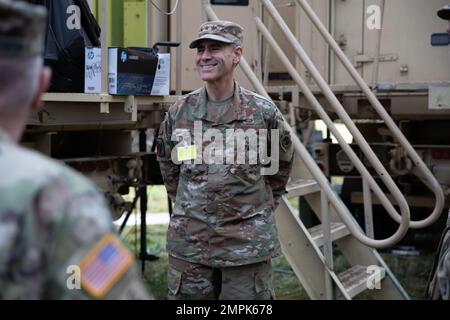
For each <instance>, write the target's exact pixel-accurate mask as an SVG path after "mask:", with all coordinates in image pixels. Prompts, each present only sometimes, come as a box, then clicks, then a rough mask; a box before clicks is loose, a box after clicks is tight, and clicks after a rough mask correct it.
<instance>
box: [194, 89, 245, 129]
mask: <svg viewBox="0 0 450 320" xmlns="http://www.w3.org/2000/svg"><path fill="white" fill-rule="evenodd" d="M207 102H208V99H207V97H206V87H203V88H202V89H201V91H200V101H199V103H198V105H197V108H196V110H195V111H194V116H195V117H196V118H198V119H203V120H207V121H210V122H214V124H215V125H219V124H225V123H230V122H233V121H236V120H246V119H247V118H248V115H247V113H246V112H245V108H246V107H247V105H248V104H249V102H250V101H248V99H245V97H244V95H243V92H242V88H241V86H240V85H239V84H238V83H237V82H236V81H235V82H234V94H233V104H232V105H231V107H230V108H228V109H227V111H226V112H225V113H224V114H223V115H221V116H220V117H219V118H218V119H213V118H212V116H211V114H208V113H207V112H206V111H207V110H206V109H207V108H206V104H207Z"/></svg>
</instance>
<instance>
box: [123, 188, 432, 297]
mask: <svg viewBox="0 0 450 320" xmlns="http://www.w3.org/2000/svg"><path fill="white" fill-rule="evenodd" d="M148 194H149V200H148V208H149V213H156V212H167V211H168V205H167V193H166V190H165V188H164V186H152V187H148ZM127 197H128V199H130V200H132V199H133V197H134V190H132V192H130V194H129V195H128V196H127ZM290 202H291V204H292V206H293V207H294V208H297V207H298V199H297V198H294V199H290ZM166 231H167V226H166V225H151V226H148V230H147V251H148V253H150V254H154V255H156V256H158V257H159V259H158V260H157V261H154V262H147V263H146V271H145V274H144V275H143V278H144V282H145V284H146V285H147V287H148V288H149V290H150V291H151V292H152V293H153V294H154V296H155V297H156V298H157V299H165V298H166V296H167V264H168V256H167V252H166V249H165V246H166ZM122 239H123V240H124V242H125V243H126V244H127V246H128V247H129V248H130V250H132V251H133V252H135V253H136V260H139V258H138V252H139V243H140V240H139V226H136V227H127V228H126V229H125V230H124V232H123V235H122ZM381 256H382V257H383V259H385V261H386V263H387V265H388V266H389V267H390V269H391V271H392V272H393V273H394V275H395V276H396V277H397V279H398V281H399V282H400V284H401V285H402V286H403V288H404V289H405V290H406V292H407V293H408V294H409V295H410V297H411V299H425V298H426V296H425V286H426V282H427V279H428V274H429V272H430V269H431V264H432V258H433V257H432V255H431V254H421V255H420V256H396V255H391V254H388V253H382V254H381ZM334 264H335V270H336V272H340V271H343V270H345V269H346V268H348V266H349V265H348V263H347V262H346V260H345V258H344V257H343V256H342V255H341V254H340V253H339V252H338V250H336V252H335V260H334ZM139 265H140V263H139ZM273 269H274V273H273V285H274V289H275V293H276V297H277V299H280V300H305V299H309V297H308V295H307V293H306V291H305V289H304V288H303V287H302V285H301V284H300V282H299V280H298V279H297V277H296V276H295V274H294V272H293V271H292V269H291V267H290V266H289V263H288V262H287V261H286V259H285V258H284V257H283V256H281V257H278V258H276V259H274V260H273ZM355 298H356V299H373V298H372V295H371V293H370V292H364V293H362V294H360V295H359V296H357V297H355Z"/></svg>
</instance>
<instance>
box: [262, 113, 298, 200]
mask: <svg viewBox="0 0 450 320" xmlns="http://www.w3.org/2000/svg"><path fill="white" fill-rule="evenodd" d="M275 108H276V107H275ZM268 129H269V133H268V134H269V135H271V131H270V130H271V129H275V130H278V132H279V143H278V155H279V169H278V172H277V173H275V174H274V175H268V176H267V181H268V183H269V184H270V187H271V189H272V193H273V199H274V204H275V208H276V207H277V206H278V204H279V202H280V198H281V197H282V196H283V195H284V194H285V193H286V184H287V183H288V180H289V176H290V174H291V170H292V163H293V155H294V148H293V145H292V139H291V136H290V134H289V131H287V130H286V129H285V128H284V125H283V115H282V114H281V112H280V111H279V110H278V109H277V108H276V110H275V112H274V113H273V115H272V117H271V119H270V121H269V128H268ZM270 141H272V136H271V137H270ZM272 157H273V152H272Z"/></svg>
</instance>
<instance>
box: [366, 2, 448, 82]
mask: <svg viewBox="0 0 450 320" xmlns="http://www.w3.org/2000/svg"><path fill="white" fill-rule="evenodd" d="M379 2H380V1H379V0H367V1H366V7H367V6H369V5H371V4H379ZM447 3H448V0H427V1H423V0H395V1H386V5H385V13H384V28H383V33H382V42H381V54H395V55H398V60H396V61H388V62H380V73H379V82H390V83H407V82H426V81H448V80H450V71H449V70H450V50H449V47H433V46H431V42H430V38H431V34H432V33H443V32H445V31H446V23H445V21H444V20H442V19H439V17H438V16H437V15H436V11H437V9H439V8H440V7H442V6H444V5H445V4H447ZM366 17H367V16H366ZM376 35H377V31H376V30H373V31H371V30H368V29H367V28H366V32H365V39H364V46H365V53H366V54H369V55H374V54H375V44H376ZM372 67H373V63H366V64H365V65H364V78H365V80H366V81H371V77H372ZM401 70H403V72H402V71H401Z"/></svg>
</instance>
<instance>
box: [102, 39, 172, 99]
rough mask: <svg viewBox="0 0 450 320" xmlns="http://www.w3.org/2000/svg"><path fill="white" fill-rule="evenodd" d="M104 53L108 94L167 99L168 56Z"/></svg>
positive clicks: (144, 52)
mask: <svg viewBox="0 0 450 320" xmlns="http://www.w3.org/2000/svg"><path fill="white" fill-rule="evenodd" d="M108 53H109V93H110V94H114V95H136V96H166V95H169V93H170V54H168V53H159V54H155V53H154V52H153V50H152V49H149V48H110V49H109V52H108Z"/></svg>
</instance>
